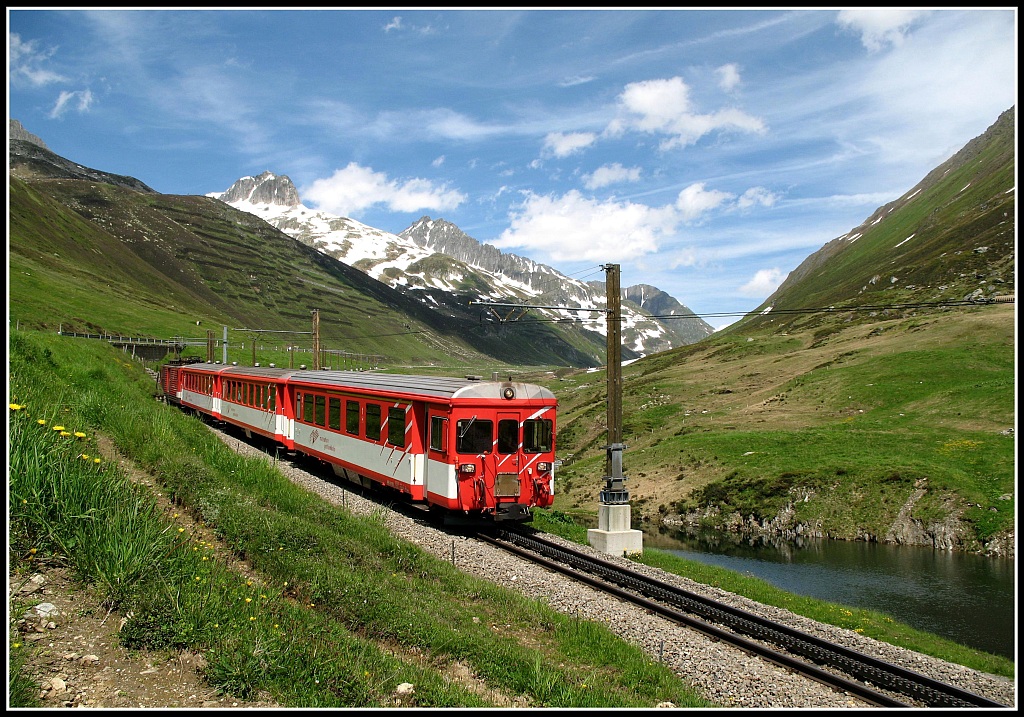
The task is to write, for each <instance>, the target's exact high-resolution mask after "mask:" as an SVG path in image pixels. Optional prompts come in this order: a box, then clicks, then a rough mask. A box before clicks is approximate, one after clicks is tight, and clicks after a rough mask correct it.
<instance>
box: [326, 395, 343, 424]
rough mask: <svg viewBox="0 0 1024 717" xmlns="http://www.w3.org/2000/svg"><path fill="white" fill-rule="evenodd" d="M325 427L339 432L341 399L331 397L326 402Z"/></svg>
mask: <svg viewBox="0 0 1024 717" xmlns="http://www.w3.org/2000/svg"><path fill="white" fill-rule="evenodd" d="M327 427H328V428H330V429H332V430H335V431H340V430H341V399H340V398H334V397H333V396H332V397H331V398H330V400H329V401H328V402H327Z"/></svg>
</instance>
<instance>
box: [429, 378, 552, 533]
mask: <svg viewBox="0 0 1024 717" xmlns="http://www.w3.org/2000/svg"><path fill="white" fill-rule="evenodd" d="M556 408H557V402H556V400H555V396H554V394H552V393H551V392H550V391H548V390H547V389H545V388H542V387H540V386H536V385H533V384H527V383H520V382H512V381H507V382H499V381H490V382H478V383H470V384H468V385H466V386H464V387H463V388H462V389H460V390H458V391H457V392H455V393H454V394H453V395H452V400H451V406H450V409H449V412H448V414H447V415H445V413H444V412H443V411H439V410H436V409H432V410H430V411H429V412H428V420H429V421H430V430H429V435H430V444H429V447H428V484H427V485H428V491H427V499H428V501H430V502H431V503H432V504H435V505H438V506H440V507H443V508H444V509H446V510H448V511H450V512H451V513H453V514H458V513H461V514H463V515H473V514H482V515H486V516H488V517H490V518H492V519H494V520H496V521H503V520H511V521H526V520H530V518H531V515H530V509H531V508H534V507H540V508H546V507H548V506H550V505H551V504H552V502H553V500H554V492H555V482H554V481H555V478H554V464H555V414H556Z"/></svg>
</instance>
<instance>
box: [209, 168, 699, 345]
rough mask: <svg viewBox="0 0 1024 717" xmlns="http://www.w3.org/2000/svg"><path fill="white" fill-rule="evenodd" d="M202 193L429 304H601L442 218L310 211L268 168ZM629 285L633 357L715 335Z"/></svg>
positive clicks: (626, 329)
mask: <svg viewBox="0 0 1024 717" xmlns="http://www.w3.org/2000/svg"><path fill="white" fill-rule="evenodd" d="M207 196H209V197H213V198H215V199H219V200H221V201H224V202H226V203H228V204H230V205H231V206H233V207H235V208H237V209H241V210H243V211H247V212H250V213H252V214H255V215H256V216H259V217H261V218H263V219H265V220H266V221H268V222H270V223H271V224H273V225H274V226H276V227H277V228H278V229H280V230H281V231H283V232H285V233H287V234H289V235H290V236H293V237H294V238H295V239H297V240H299V241H301V242H303V243H305V244H308V245H310V246H313V247H315V248H317V249H318V250H320V251H323V252H324V253H326V254H328V255H330V256H333V257H334V258H336V259H339V260H341V261H344V262H346V263H348V264H350V265H352V266H355V267H357V268H359V269H361V270H363V271H365V272H366V273H368V274H369V275H371V276H373V277H374V278H376V279H378V280H380V281H383V282H385V283H387V284H389V285H390V286H392V287H394V288H397V289H400V290H403V291H408V292H412V293H416V294H421V295H423V297H424V298H423V300H424V301H425V302H429V303H431V304H432V305H440V304H443V303H445V301H444V299H443V297H441V296H439V294H440V293H443V292H449V293H456V294H468V295H471V296H472V298H473V299H475V300H482V301H494V302H505V303H519V302H521V303H534V304H539V305H547V306H552V305H562V304H565V305H567V306H571V307H580V308H584V309H595V310H600V309H603V308H604V307H605V306H606V305H607V299H606V297H605V295H604V286H603V282H590V283H586V282H582V281H578V280H575V279H571V278H569V277H567V276H565V275H563V274H561V273H560V272H558V271H557V270H556V269H554V268H552V267H550V266H547V265H545V264H541V263H539V262H536V261H534V260H532V259H528V258H526V257H522V256H519V255H516V254H511V253H505V252H502V251H500V250H499V249H497V248H496V247H494V246H492V245H490V244H486V243H483V242H480V241H479V240H477V239H475V238H473V237H471V236H469V235H468V234H466V233H465V232H463V231H462V230H461V229H460V228H459V227H458V226H456V225H455V224H452V223H451V222H448V221H446V220H444V219H433V218H431V217H429V216H423V217H421V218H420V219H419V220H417V221H415V222H413V224H411V225H410V226H409V227H408V228H406V229H405V230H403V231H402V232H400V233H399V234H391V233H389V232H385V231H383V230H380V229H376V228H374V227H369V226H368V225H365V224H362V223H361V222H358V221H356V220H354V219H351V218H348V217H341V216H337V215H333V214H330V213H328V212H324V211H321V210H313V209H310V208H309V207H306V206H305V205H303V204H302V203H301V199H300V198H299V195H298V191H297V189H296V188H295V186H294V183H293V182H292V181H291V179H290V178H289V177H288V176H287V175H275V174H274V173H272V172H270V171H269V170H268V171H264V172H263V173H262V174H260V175H259V176H258V177H252V176H246V177H241V178H239V179H238V180H237V181H236V182H235V183H233V184H232V186H231V187H229V188H228V190H227V191H225V192H210V193H208V194H207ZM435 255H436V256H435ZM441 257H444V258H445V259H447V261H443V260H441ZM632 289H633V287H628V288H626V289H624V290H623V293H622V298H623V311H624V315H625V318H626V321H625V322H624V324H623V345H624V347H626V348H627V349H629V350H630V351H632V352H633V353H634V354H635V355H646V354H649V353H656V352H658V351H664V350H667V349H671V348H674V347H676V346H681V345H686V344H690V343H694V342H696V341H699V340H701V339H703V338H706V337H707V336H709V335H711V334H712V333H713V332H714V328H713V327H712V326H711V325H710V324H708V323H706V322H704V321H703V320H701V319H700V318H699V317H697V316H696V314H694V313H693V312H691V311H690V310H689V309H687V308H686V307H684V306H683V305H682V304H680V303H679V302H678V301H676V300H675V299H672V300H671V302H668V304H669V305H671V307H672V308H671V310H670V311H669V312H668V313H670V314H672V315H685V316H688V317H691V318H692V319H693V320H692V321H686V322H666V321H662V320H660V319H657V318H651V317H650V315H649V314H650V312H649V311H647V309H645V308H644V307H641V306H639V305H637V304H635V302H633V301H632V297H633V296H636V295H640V294H642V293H643V291H632ZM661 293H663V294H664V292H661ZM665 296H666V297H668V295H667V294H665ZM669 298H671V297H669ZM536 311H537V312H538V313H539V314H541V315H542V316H544V317H546V318H548V319H552V320H560V321H572V320H575V319H576V318H577V317H575V316H574V315H573V313H572V312H569V311H552V310H542V309H538V310H536ZM582 328H583V330H587V331H592V332H595V333H597V334H600V335H601V336H604V335H605V333H606V329H605V327H604V326H602V325H601V324H600V322H587V323H586V324H585V325H583V327H582Z"/></svg>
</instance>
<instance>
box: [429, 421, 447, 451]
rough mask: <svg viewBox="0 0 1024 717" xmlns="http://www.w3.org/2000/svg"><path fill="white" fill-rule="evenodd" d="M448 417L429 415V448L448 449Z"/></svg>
mask: <svg viewBox="0 0 1024 717" xmlns="http://www.w3.org/2000/svg"><path fill="white" fill-rule="evenodd" d="M447 427H448V419H446V418H445V417H444V416H431V417H430V450H432V451H445V450H447V449H448V441H447V438H448V434H447V431H446V430H445V429H446V428H447Z"/></svg>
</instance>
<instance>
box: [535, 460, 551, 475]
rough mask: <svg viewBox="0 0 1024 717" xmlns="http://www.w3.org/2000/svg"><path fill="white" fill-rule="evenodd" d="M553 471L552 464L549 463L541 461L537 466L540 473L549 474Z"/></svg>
mask: <svg viewBox="0 0 1024 717" xmlns="http://www.w3.org/2000/svg"><path fill="white" fill-rule="evenodd" d="M549 470H551V464H550V463H548V462H547V461H541V462H539V463H538V464H537V471H538V472H540V473H547V472H548V471H549Z"/></svg>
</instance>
